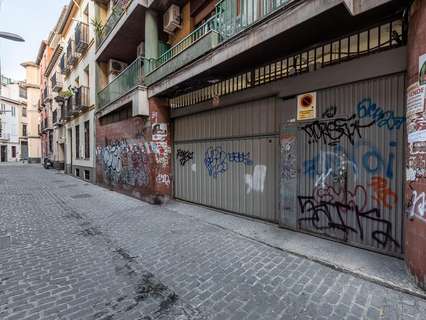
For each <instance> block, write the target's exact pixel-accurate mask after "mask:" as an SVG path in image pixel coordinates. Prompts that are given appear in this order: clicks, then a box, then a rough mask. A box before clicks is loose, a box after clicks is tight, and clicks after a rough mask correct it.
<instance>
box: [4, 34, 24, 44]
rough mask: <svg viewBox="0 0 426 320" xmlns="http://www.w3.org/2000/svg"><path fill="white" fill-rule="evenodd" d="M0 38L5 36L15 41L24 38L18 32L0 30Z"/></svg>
mask: <svg viewBox="0 0 426 320" xmlns="http://www.w3.org/2000/svg"><path fill="white" fill-rule="evenodd" d="M0 38H5V39H7V40H11V41H16V42H24V41H25V40H24V38H22V37H21V36H20V35H19V34H15V33H10V32H3V31H0Z"/></svg>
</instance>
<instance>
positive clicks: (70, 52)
mask: <svg viewBox="0 0 426 320" xmlns="http://www.w3.org/2000/svg"><path fill="white" fill-rule="evenodd" d="M79 58H80V54H79V53H78V52H77V51H76V45H75V41H74V39H70V40H68V45H67V64H68V66H74V65H75V64H76V63H77V61H78V59H79Z"/></svg>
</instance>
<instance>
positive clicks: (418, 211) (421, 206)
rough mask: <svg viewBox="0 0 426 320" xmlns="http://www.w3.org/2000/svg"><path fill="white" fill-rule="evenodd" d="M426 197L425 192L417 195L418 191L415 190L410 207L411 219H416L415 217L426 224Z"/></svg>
mask: <svg viewBox="0 0 426 320" xmlns="http://www.w3.org/2000/svg"><path fill="white" fill-rule="evenodd" d="M425 199H426V195H425V193H424V192H421V193H419V194H417V191H416V190H413V195H412V198H411V201H410V203H411V205H410V206H409V207H410V219H414V218H415V217H418V218H420V219H421V220H423V221H425V222H426V215H425V209H426V207H425V206H426V203H425Z"/></svg>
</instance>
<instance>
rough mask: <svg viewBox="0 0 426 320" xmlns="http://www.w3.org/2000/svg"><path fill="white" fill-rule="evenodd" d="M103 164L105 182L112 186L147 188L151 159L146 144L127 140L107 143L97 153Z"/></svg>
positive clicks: (98, 148)
mask: <svg viewBox="0 0 426 320" xmlns="http://www.w3.org/2000/svg"><path fill="white" fill-rule="evenodd" d="M96 154H97V157H98V159H99V160H100V161H101V162H102V168H103V173H104V177H105V180H106V181H108V182H109V183H110V184H111V185H117V184H125V185H131V186H147V185H148V183H149V166H148V163H149V159H148V150H147V148H146V145H145V144H141V143H137V142H133V143H128V142H127V140H125V139H123V140H117V141H114V142H112V143H108V141H107V142H106V144H105V145H104V146H98V147H97V151H96Z"/></svg>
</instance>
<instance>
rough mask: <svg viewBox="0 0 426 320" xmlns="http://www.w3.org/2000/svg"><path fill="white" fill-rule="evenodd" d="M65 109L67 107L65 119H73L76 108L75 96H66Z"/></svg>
mask: <svg viewBox="0 0 426 320" xmlns="http://www.w3.org/2000/svg"><path fill="white" fill-rule="evenodd" d="M64 109H65V112H64V119H65V120H69V119H71V118H72V115H73V109H74V96H70V97H67V98H65V103H64Z"/></svg>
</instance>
